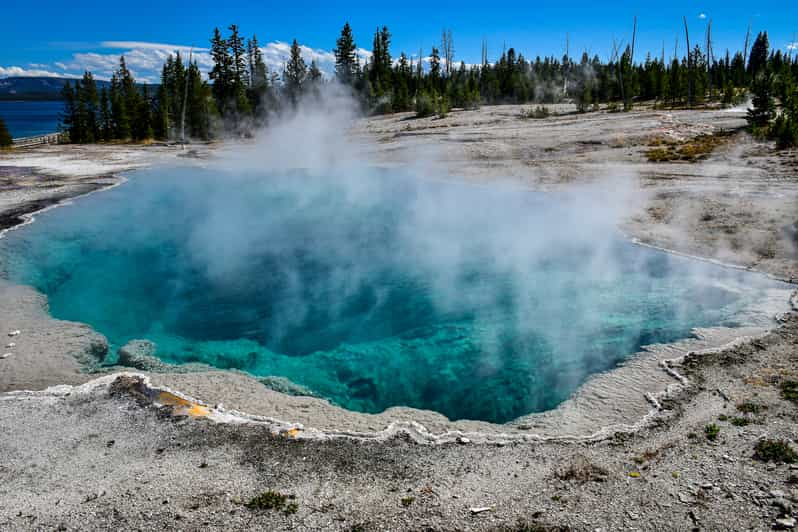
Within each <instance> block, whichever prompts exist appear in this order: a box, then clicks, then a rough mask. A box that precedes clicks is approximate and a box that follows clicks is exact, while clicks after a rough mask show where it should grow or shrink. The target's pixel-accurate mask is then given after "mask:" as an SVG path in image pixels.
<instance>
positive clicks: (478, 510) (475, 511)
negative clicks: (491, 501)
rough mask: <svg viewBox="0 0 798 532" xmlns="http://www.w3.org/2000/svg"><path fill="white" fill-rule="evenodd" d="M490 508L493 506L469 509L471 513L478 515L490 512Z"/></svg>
mask: <svg viewBox="0 0 798 532" xmlns="http://www.w3.org/2000/svg"><path fill="white" fill-rule="evenodd" d="M491 510H493V508H491V507H490V506H478V507H476V508H471V509H470V511H471V515H479V514H483V513H485V512H490V511H491Z"/></svg>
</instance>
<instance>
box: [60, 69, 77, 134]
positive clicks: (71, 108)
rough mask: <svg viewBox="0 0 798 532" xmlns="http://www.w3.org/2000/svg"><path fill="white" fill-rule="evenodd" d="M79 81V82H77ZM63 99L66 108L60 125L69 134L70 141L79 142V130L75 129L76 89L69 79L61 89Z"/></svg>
mask: <svg viewBox="0 0 798 532" xmlns="http://www.w3.org/2000/svg"><path fill="white" fill-rule="evenodd" d="M76 83H77V82H76ZM61 99H62V100H63V101H64V110H63V112H62V113H61V116H60V117H59V122H60V127H61V130H62V131H63V132H65V133H66V134H67V135H69V141H70V142H77V141H76V140H75V139H76V138H77V136H78V135H77V134H76V133H77V131H76V129H75V126H76V123H77V105H76V102H75V91H74V90H73V89H72V85H71V84H70V82H69V81H66V82H65V83H64V88H63V89H61Z"/></svg>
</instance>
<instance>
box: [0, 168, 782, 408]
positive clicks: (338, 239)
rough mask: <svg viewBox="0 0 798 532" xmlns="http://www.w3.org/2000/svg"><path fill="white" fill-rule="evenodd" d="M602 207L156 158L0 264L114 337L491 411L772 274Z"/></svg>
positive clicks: (336, 393) (436, 404) (316, 385)
mask: <svg viewBox="0 0 798 532" xmlns="http://www.w3.org/2000/svg"><path fill="white" fill-rule="evenodd" d="M607 210H608V208H607V206H606V205H604V202H601V201H591V198H590V197H589V196H588V197H586V198H585V197H581V198H574V197H568V196H564V195H556V194H539V193H538V194H536V193H531V192H526V191H522V190H518V189H514V188H509V187H480V186H472V185H462V184H450V183H441V182H434V181H429V180H419V179H413V178H410V177H403V176H398V175H393V174H391V173H386V172H377V171H373V172H367V173H366V175H362V176H358V177H352V176H344V177H342V176H309V175H304V174H301V173H295V174H284V175H269V174H265V173H264V174H257V173H254V174H253V173H241V172H235V171H223V170H219V169H213V170H211V169H208V170H201V169H196V168H193V169H185V168H182V169H161V170H152V171H146V172H139V173H137V174H135V175H134V176H133V177H132V179H131V180H130V181H129V182H127V183H126V184H124V185H122V186H119V187H116V188H114V189H112V190H109V191H105V192H102V193H99V194H94V195H92V196H89V197H86V198H83V199H80V200H78V201H76V202H75V203H74V204H72V205H67V206H63V207H61V208H58V209H55V210H52V211H49V212H47V213H45V214H43V215H41V216H39V219H38V220H37V221H36V223H34V224H32V225H30V226H27V227H25V228H23V229H21V230H18V231H13V232H11V233H9V234H8V235H7V237H6V238H5V239H3V240H0V265H1V266H2V270H4V271H5V273H6V275H7V276H8V277H9V278H10V279H12V280H13V281H15V282H19V283H25V284H30V285H33V286H34V287H36V288H37V289H39V290H40V291H42V292H43V293H45V294H46V295H47V296H48V297H49V303H50V311H51V312H52V314H53V315H54V316H56V317H57V318H62V319H68V320H75V321H80V322H85V323H88V324H90V325H91V326H93V327H95V328H96V329H97V330H98V331H100V332H101V333H103V334H105V335H106V336H107V337H108V339H109V341H110V342H111V344H112V345H113V346H114V347H119V346H121V345H123V344H124V343H126V342H127V341H128V340H130V339H134V338H147V339H150V340H152V341H154V342H155V343H156V344H157V346H158V356H159V357H160V358H161V359H163V360H165V361H168V362H173V363H184V362H204V363H208V364H211V365H213V366H216V367H220V368H239V369H242V370H245V371H248V372H251V373H253V374H255V375H261V376H266V375H279V376H283V377H287V378H288V379H291V380H292V381H294V382H296V383H299V384H301V385H303V386H305V387H307V388H309V389H311V390H312V391H313V392H314V393H316V394H318V395H320V396H322V397H325V398H328V399H329V400H331V401H332V402H334V403H336V404H339V405H341V406H343V407H346V408H349V409H354V410H358V411H364V412H380V411H382V410H384V409H385V408H388V407H391V406H397V405H404V406H412V407H417V408H424V409H431V410H436V411H438V412H441V413H443V414H445V415H446V416H448V417H450V418H452V419H461V418H469V419H481V420H488V421H494V422H505V421H508V420H511V419H514V418H516V417H518V416H521V415H524V414H527V413H530V412H537V411H543V410H547V409H551V408H553V407H555V406H556V405H557V404H559V403H560V402H562V401H563V400H565V399H566V398H567V397H568V396H569V395H570V394H572V393H573V391H574V390H575V389H576V388H577V387H578V386H579V385H580V384H581V383H583V382H584V381H585V380H586V379H587V378H588V377H589V376H590V375H591V374H593V373H596V372H601V371H605V370H608V369H611V368H612V367H614V366H615V365H617V364H618V363H621V362H623V361H624V360H625V359H626V358H627V357H629V356H630V355H631V354H633V353H635V352H636V351H638V350H639V348H640V347H641V346H643V345H646V344H650V343H654V342H669V341H673V340H676V339H679V338H683V337H686V336H688V335H689V332H690V329H691V328H692V327H696V326H712V325H721V324H723V325H734V324H735V315H736V313H737V311H738V310H739V309H741V308H743V307H744V306H746V305H750V304H751V303H752V302H753V301H755V300H756V299H757V298H758V297H760V296H761V293H762V291H763V290H764V289H765V288H767V287H769V286H771V285H772V282H771V281H768V280H765V279H764V278H762V277H759V276H756V275H751V274H747V273H744V272H737V271H734V270H728V269H724V268H720V267H716V266H712V265H708V264H704V263H700V262H697V261H691V260H687V259H683V258H679V257H675V256H671V255H669V254H666V253H661V252H658V251H654V250H651V249H646V248H642V247H639V246H635V245H633V244H631V243H629V242H627V241H625V240H624V239H623V238H621V237H620V235H618V234H617V232H616V231H615V229H614V224H615V222H616V220H614V219H613V216H612V214H611V213H608V212H605V211H607ZM114 360H115V359H114V355H113V354H112V355H111V356H110V357H109V360H108V361H107V362H108V363H113V362H114Z"/></svg>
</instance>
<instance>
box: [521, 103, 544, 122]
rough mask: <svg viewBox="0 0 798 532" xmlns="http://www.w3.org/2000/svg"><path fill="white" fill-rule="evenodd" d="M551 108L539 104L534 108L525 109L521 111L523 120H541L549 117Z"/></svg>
mask: <svg viewBox="0 0 798 532" xmlns="http://www.w3.org/2000/svg"><path fill="white" fill-rule="evenodd" d="M549 114H550V113H549V108H548V107H546V106H544V105H538V106H537V107H535V108H534V109H523V110H522V111H521V119H522V120H529V119H533V120H541V119H543V118H548V117H549Z"/></svg>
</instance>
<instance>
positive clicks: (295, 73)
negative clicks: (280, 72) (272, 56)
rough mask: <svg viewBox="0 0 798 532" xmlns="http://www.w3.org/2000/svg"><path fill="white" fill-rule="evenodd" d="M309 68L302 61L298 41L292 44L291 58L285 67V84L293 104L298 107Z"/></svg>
mask: <svg viewBox="0 0 798 532" xmlns="http://www.w3.org/2000/svg"><path fill="white" fill-rule="evenodd" d="M307 73H308V68H307V66H306V65H305V60H304V59H302V50H301V49H300V48H299V43H297V41H296V39H294V42H293V43H292V44H291V57H290V58H289V59H288V63H287V64H286V65H285V74H284V80H283V81H284V83H285V90H286V93H287V95H288V98H289V99H290V101H291V103H292V104H293V105H294V106H296V104H297V102H298V101H299V98H300V96H301V94H302V88H303V85H304V83H305V78H306V77H307Z"/></svg>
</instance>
